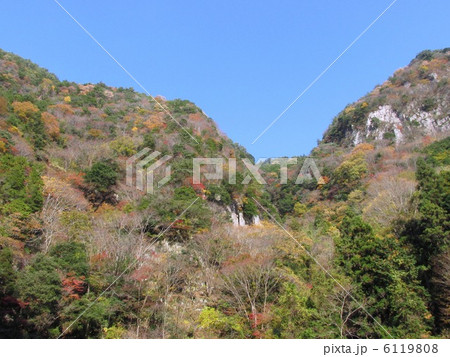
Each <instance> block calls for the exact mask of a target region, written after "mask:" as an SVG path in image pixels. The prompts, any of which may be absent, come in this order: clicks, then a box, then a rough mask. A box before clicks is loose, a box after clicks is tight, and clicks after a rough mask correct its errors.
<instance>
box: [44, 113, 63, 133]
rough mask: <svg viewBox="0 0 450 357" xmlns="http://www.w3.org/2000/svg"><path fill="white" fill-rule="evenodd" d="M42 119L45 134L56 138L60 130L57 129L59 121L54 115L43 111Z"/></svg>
mask: <svg viewBox="0 0 450 357" xmlns="http://www.w3.org/2000/svg"><path fill="white" fill-rule="evenodd" d="M42 121H43V122H44V125H45V130H46V131H47V134H48V135H49V136H50V137H51V138H53V139H57V138H58V137H59V134H60V131H59V123H58V120H57V119H56V117H55V116H54V115H53V114H50V113H48V112H44V113H42Z"/></svg>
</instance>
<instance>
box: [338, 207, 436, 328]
mask: <svg viewBox="0 0 450 357" xmlns="http://www.w3.org/2000/svg"><path fill="white" fill-rule="evenodd" d="M340 231H341V237H340V239H339V240H338V242H337V245H336V248H337V252H338V255H337V264H338V265H339V266H341V267H342V269H343V271H344V272H345V273H346V274H347V275H348V276H349V277H351V278H352V279H353V280H354V281H355V283H356V284H357V286H358V288H359V291H358V293H359V294H361V293H362V294H363V296H366V297H367V298H368V301H369V305H370V307H369V311H370V312H371V313H372V314H373V315H374V316H379V317H380V319H381V321H383V323H384V324H388V325H390V326H392V327H394V328H395V331H397V333H398V335H399V336H408V337H414V336H415V337H420V336H421V335H422V334H424V333H427V332H428V331H429V323H428V322H427V320H426V315H427V314H428V311H427V308H426V302H427V300H426V293H425V291H424V289H423V287H421V286H420V283H419V279H418V275H419V271H420V270H419V268H418V267H417V266H416V265H415V259H414V256H413V255H412V252H411V251H410V250H409V249H408V248H407V247H405V246H402V245H401V244H400V242H399V241H398V240H396V239H395V238H394V237H389V238H387V239H383V238H381V237H379V236H378V235H376V234H375V232H374V230H373V228H372V227H371V226H370V225H369V224H368V223H365V222H364V221H363V220H362V219H361V217H360V216H353V215H352V214H349V215H347V217H345V218H344V220H343V222H342V224H341V227H340Z"/></svg>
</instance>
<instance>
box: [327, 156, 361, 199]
mask: <svg viewBox="0 0 450 357" xmlns="http://www.w3.org/2000/svg"><path fill="white" fill-rule="evenodd" d="M367 171H368V167H367V162H366V160H365V158H364V156H362V155H360V154H355V155H352V156H351V157H350V158H349V159H347V160H345V161H344V162H342V163H341V164H340V165H339V166H338V167H337V168H336V171H335V172H334V177H333V182H334V183H335V184H337V185H338V186H339V187H341V188H342V192H343V193H349V192H350V191H352V190H353V189H355V188H357V187H358V186H359V184H360V181H361V179H362V178H363V177H364V176H365V175H366V173H367Z"/></svg>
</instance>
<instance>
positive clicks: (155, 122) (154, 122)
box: [144, 113, 166, 130]
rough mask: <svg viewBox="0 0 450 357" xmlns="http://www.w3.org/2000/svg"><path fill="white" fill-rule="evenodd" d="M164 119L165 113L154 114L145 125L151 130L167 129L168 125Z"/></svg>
mask: <svg viewBox="0 0 450 357" xmlns="http://www.w3.org/2000/svg"><path fill="white" fill-rule="evenodd" d="M163 118H164V113H158V114H152V115H150V117H149V118H148V120H146V121H145V122H144V125H145V126H146V127H147V128H148V129H149V130H153V129H159V128H162V127H165V125H166V124H165V123H164V120H163Z"/></svg>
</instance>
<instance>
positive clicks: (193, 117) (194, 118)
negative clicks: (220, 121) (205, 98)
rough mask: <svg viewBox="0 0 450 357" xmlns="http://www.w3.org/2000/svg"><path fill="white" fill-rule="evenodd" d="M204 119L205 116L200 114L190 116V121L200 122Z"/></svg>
mask: <svg viewBox="0 0 450 357" xmlns="http://www.w3.org/2000/svg"><path fill="white" fill-rule="evenodd" d="M202 119H203V116H202V114H200V113H194V114H189V121H194V122H199V121H201V120H202Z"/></svg>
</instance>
